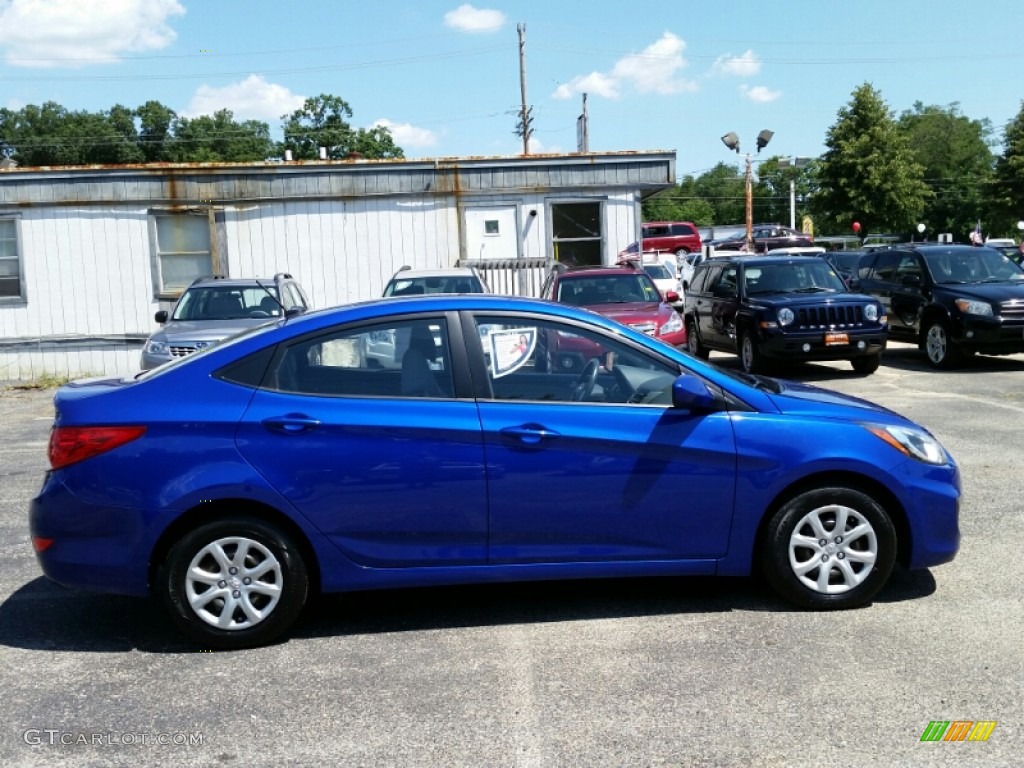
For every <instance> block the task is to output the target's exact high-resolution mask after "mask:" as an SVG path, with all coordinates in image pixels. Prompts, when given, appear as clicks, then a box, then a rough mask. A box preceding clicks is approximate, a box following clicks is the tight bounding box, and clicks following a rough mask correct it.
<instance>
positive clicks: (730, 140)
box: [722, 128, 775, 251]
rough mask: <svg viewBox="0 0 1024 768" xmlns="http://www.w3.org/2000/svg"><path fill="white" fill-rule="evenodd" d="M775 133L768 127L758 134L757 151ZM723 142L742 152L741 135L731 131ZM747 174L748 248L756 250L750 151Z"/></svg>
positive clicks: (759, 151) (765, 144)
mask: <svg viewBox="0 0 1024 768" xmlns="http://www.w3.org/2000/svg"><path fill="white" fill-rule="evenodd" d="M774 135H775V134H774V133H773V132H772V131H769V130H768V129H767V128H766V129H765V130H763V131H761V132H760V133H759V134H757V152H758V154H760V153H761V150H762V149H764V148H765V147H767V146H768V142H769V141H771V140H772V136H774ZM722 143H723V144H725V146H726V147H728V148H729V149H732V150H735V151H736V154H737V155H738V154H739V153H740V137H739V136H738V135H736V134H735V133H733V132H732V131H730V132H729V133H727V134H725V136H723V137H722ZM744 176H745V179H744V180H745V186H746V189H745V196H746V204H747V250H748V251H753V250H754V184H753V180H752V178H751V177H752V172H751V157H750V153H749V152H747V166H746V173H745V174H744Z"/></svg>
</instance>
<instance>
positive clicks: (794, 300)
mask: <svg viewBox="0 0 1024 768" xmlns="http://www.w3.org/2000/svg"><path fill="white" fill-rule="evenodd" d="M750 301H751V302H753V303H755V304H770V305H771V306H773V307H785V306H787V305H790V304H806V303H807V302H812V303H814V304H826V305H828V304H864V303H866V302H870V303H875V304H877V303H878V301H877V299H875V298H874V297H872V296H868V295H866V294H863V293H824V292H822V293H756V294H754V295H753V296H751V297H750Z"/></svg>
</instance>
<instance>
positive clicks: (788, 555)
mask: <svg viewBox="0 0 1024 768" xmlns="http://www.w3.org/2000/svg"><path fill="white" fill-rule="evenodd" d="M895 562H896V529H895V527H894V526H893V523H892V520H891V518H890V517H889V515H888V514H887V513H886V511H885V509H884V508H883V507H882V506H881V505H880V504H879V503H878V502H877V501H875V499H873V498H872V497H871V496H869V495H868V494H866V493H863V492H862V491H859V490H855V489H853V488H847V487H842V486H839V487H827V488H818V489H815V490H811V491H805V492H803V493H801V494H799V495H797V496H795V497H793V498H792V499H790V500H789V501H788V502H786V503H785V504H783V505H782V507H781V508H780V509H779V510H778V511H777V512H776V513H775V514H774V515H773V516H772V518H771V520H770V521H769V523H768V529H767V531H766V533H765V536H764V540H763V544H762V551H761V567H762V570H763V572H764V575H765V578H766V579H767V580H768V583H769V584H771V585H772V587H773V588H774V589H775V591H776V592H778V593H779V594H780V595H781V596H782V597H784V598H785V599H786V600H788V601H789V602H791V603H793V604H795V605H798V606H800V607H803V608H817V609H826V610H828V609H839V608H853V607H855V606H858V605H864V604H865V603H868V602H870V601H871V599H872V598H873V597H874V596H875V595H876V594H877V593H878V591H879V590H880V589H881V588H882V586H883V585H884V584H885V582H886V581H887V580H888V579H889V574H890V573H892V568H893V565H894V563H895Z"/></svg>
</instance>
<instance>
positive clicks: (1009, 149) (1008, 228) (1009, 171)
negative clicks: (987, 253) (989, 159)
mask: <svg viewBox="0 0 1024 768" xmlns="http://www.w3.org/2000/svg"><path fill="white" fill-rule="evenodd" d="M987 200H988V202H989V205H990V207H991V208H990V209H991V211H992V223H991V224H990V229H991V230H992V231H993V232H995V233H996V234H1001V235H1010V234H1019V233H1018V232H1017V222H1018V221H1021V220H1022V219H1024V102H1021V107H1020V111H1019V112H1017V116H1016V117H1014V118H1013V119H1012V120H1011V121H1010V122H1009V123H1007V124H1006V128H1005V129H1004V130H1003V153H1002V154H1001V155H1000V156H999V157H997V158H996V167H995V173H994V179H993V184H992V186H991V188H990V190H989V194H988V195H987Z"/></svg>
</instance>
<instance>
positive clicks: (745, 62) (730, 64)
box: [711, 51, 761, 77]
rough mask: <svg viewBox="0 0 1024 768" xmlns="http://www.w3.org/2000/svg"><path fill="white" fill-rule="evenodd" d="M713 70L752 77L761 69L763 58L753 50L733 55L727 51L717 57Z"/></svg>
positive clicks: (724, 73)
mask: <svg viewBox="0 0 1024 768" xmlns="http://www.w3.org/2000/svg"><path fill="white" fill-rule="evenodd" d="M711 70H712V71H713V72H716V73H718V74H722V75H738V76H739V77H750V76H752V75H756V74H757V73H758V72H760V71H761V60H760V59H759V58H758V57H757V54H756V53H754V52H753V51H747V52H746V53H744V54H743V55H741V56H733V55H732V54H731V53H727V54H725V55H724V56H719V57H718V58H717V59H715V63H714V65H713V66H712V67H711Z"/></svg>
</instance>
